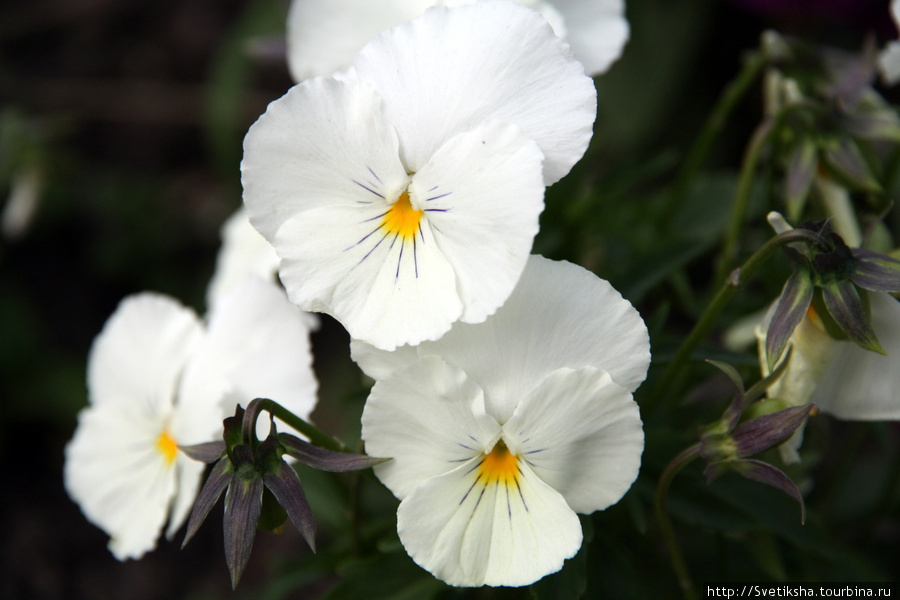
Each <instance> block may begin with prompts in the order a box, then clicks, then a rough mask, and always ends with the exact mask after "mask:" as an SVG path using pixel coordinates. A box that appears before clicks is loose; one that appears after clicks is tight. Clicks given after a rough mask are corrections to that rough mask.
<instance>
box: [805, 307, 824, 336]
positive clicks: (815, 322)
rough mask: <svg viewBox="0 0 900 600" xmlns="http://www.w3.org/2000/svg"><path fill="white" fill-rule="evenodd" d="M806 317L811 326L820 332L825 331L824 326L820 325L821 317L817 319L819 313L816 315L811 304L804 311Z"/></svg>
mask: <svg viewBox="0 0 900 600" xmlns="http://www.w3.org/2000/svg"><path fill="white" fill-rule="evenodd" d="M806 317H807V318H808V319H809V320H810V321H811V322H812V324H813V325H815V326H816V327H818V328H819V329H820V330H822V331H825V324H824V323H822V319H821V317H819V313H817V312H816V309H815V308H813V305H812V303H811V302H810V304H809V308H807V309H806Z"/></svg>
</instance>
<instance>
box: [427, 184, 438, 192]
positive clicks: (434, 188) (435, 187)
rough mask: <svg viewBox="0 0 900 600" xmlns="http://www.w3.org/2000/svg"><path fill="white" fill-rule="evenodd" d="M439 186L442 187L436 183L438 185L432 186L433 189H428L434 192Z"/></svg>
mask: <svg viewBox="0 0 900 600" xmlns="http://www.w3.org/2000/svg"><path fill="white" fill-rule="evenodd" d="M439 187H440V186H438V185H436V186H434V187H433V188H431V189H430V190H428V191H429V192H433V191H434V190H436V189H438V188H439Z"/></svg>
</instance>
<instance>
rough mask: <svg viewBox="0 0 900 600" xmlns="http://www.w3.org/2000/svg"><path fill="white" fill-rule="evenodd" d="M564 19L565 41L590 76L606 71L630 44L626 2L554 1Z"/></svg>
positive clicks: (592, 0)
mask: <svg viewBox="0 0 900 600" xmlns="http://www.w3.org/2000/svg"><path fill="white" fill-rule="evenodd" d="M553 7H554V8H555V9H556V10H558V11H559V13H560V14H561V15H562V16H563V18H564V19H565V25H566V41H567V42H569V45H570V46H571V47H572V52H574V53H575V58H577V59H578V60H579V61H581V63H582V64H583V65H584V70H585V72H586V73H587V74H588V75H599V74H600V73H603V72H604V71H606V70H607V69H608V68H609V67H610V65H612V63H613V62H615V61H616V60H618V58H619V57H620V56H621V55H622V49H623V48H624V47H625V43H626V42H627V41H628V36H629V27H628V21H627V20H626V19H625V2H624V0H553Z"/></svg>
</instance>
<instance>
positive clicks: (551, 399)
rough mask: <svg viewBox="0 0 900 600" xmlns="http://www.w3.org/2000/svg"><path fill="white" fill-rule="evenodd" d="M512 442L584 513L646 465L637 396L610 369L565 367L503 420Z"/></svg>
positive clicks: (608, 501) (613, 496)
mask: <svg viewBox="0 0 900 600" xmlns="http://www.w3.org/2000/svg"><path fill="white" fill-rule="evenodd" d="M503 430H504V439H506V440H507V441H508V443H509V447H510V450H512V451H514V452H518V453H519V456H520V457H521V459H522V460H524V461H525V462H526V463H527V464H529V465H530V466H531V467H532V468H533V469H534V472H535V473H536V474H537V475H538V477H540V478H541V480H542V481H544V482H545V483H546V484H547V485H549V486H550V487H552V488H553V489H555V490H556V491H558V492H559V493H560V494H562V495H563V497H564V498H565V499H566V502H567V503H568V504H569V506H570V507H572V510H574V511H575V512H579V513H585V514H589V513H591V512H594V511H595V510H602V509H604V508H606V507H608V506H610V505H612V504H615V503H616V502H618V501H619V499H621V497H622V496H623V495H625V492H627V491H628V488H630V487H631V484H632V483H634V480H635V479H636V478H637V475H638V470H639V469H640V466H641V453H642V452H643V450H644V431H643V427H642V424H641V417H640V412H639V411H638V406H637V403H635V402H634V400H633V399H632V398H631V394H630V393H628V390H625V389H624V388H622V387H621V386H619V385H617V384H616V383H614V382H613V380H612V379H611V378H610V376H609V374H608V373H606V372H605V371H601V370H599V369H595V368H593V367H585V368H582V369H579V370H577V371H574V370H571V369H560V370H558V371H555V372H553V373H551V374H550V375H548V376H547V378H546V379H544V381H542V382H541V384H540V385H539V386H538V387H537V388H535V390H534V391H533V392H532V393H531V394H529V395H528V396H526V397H525V398H523V399H522V401H521V402H520V403H519V406H518V407H517V408H516V412H515V414H514V415H513V416H512V418H510V420H509V421H507V422H506V424H505V425H504V426H503Z"/></svg>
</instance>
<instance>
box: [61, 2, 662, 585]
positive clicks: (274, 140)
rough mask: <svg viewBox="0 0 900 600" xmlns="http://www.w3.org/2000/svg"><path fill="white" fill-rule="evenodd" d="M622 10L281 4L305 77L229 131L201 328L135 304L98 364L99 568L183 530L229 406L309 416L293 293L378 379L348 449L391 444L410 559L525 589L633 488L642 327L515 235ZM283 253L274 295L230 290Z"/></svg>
mask: <svg viewBox="0 0 900 600" xmlns="http://www.w3.org/2000/svg"><path fill="white" fill-rule="evenodd" d="M433 4H440V5H439V6H431V5H433ZM522 5H525V6H522ZM420 13H421V14H420ZM622 13H623V5H622V0H602V1H588V0H556V1H554V2H552V3H550V2H540V1H532V2H521V3H515V2H512V1H511V0H482V1H481V2H477V3H475V2H473V1H456V2H443V3H435V2H431V1H425V0H417V1H415V0H409V1H406V2H403V1H399V0H379V1H371V2H366V3H359V2H348V1H337V0H295V2H294V4H293V7H292V9H291V11H290V16H289V36H288V40H289V57H288V58H289V64H290V66H291V69H292V72H293V73H294V75H295V77H296V78H297V79H298V80H299V81H300V82H299V83H298V84H297V85H296V86H294V87H293V88H292V89H291V90H290V91H288V93H287V94H286V95H285V96H284V97H282V98H280V99H279V100H276V101H275V102H273V103H272V104H270V105H269V107H268V109H267V111H266V113H265V114H264V115H262V116H261V117H260V118H259V120H258V121H257V122H256V123H255V124H254V125H253V126H252V127H251V128H250V130H249V132H248V133H247V136H246V138H245V142H244V159H243V161H242V163H241V175H242V183H243V186H244V205H245V208H246V213H244V212H240V213H238V214H237V215H235V216H234V217H233V219H232V220H231V221H229V223H228V224H227V225H226V227H225V228H224V229H223V237H224V238H225V240H226V245H225V248H224V249H223V252H222V254H221V255H220V261H219V265H218V268H217V274H216V276H215V277H214V280H213V282H212V283H211V285H210V292H209V305H210V307H211V313H210V316H209V318H208V320H207V322H206V324H203V323H201V322H200V321H199V320H198V319H197V318H196V317H195V316H194V315H193V314H192V313H190V311H188V310H187V309H184V308H183V307H180V306H179V305H177V304H176V303H175V302H174V301H172V300H169V299H166V298H162V297H159V296H154V295H141V296H138V297H136V298H132V299H128V300H126V301H124V302H123V304H122V305H121V307H120V308H119V310H118V311H117V312H116V314H115V315H113V317H112V318H111V319H110V322H109V324H108V325H107V327H106V328H105V329H104V331H103V332H102V333H101V334H100V336H99V337H98V339H97V342H96V343H95V346H94V350H93V352H92V354H91V357H90V368H89V388H90V389H89V392H90V398H91V405H90V406H89V408H87V409H86V410H85V411H84V413H83V415H82V418H81V423H80V425H79V429H78V431H77V433H76V436H75V439H74V440H73V441H72V443H71V444H70V446H69V448H68V450H67V467H66V483H67V487H68V489H69V491H70V493H71V495H72V496H73V498H75V499H76V501H78V502H79V503H80V504H81V506H82V509H83V510H84V512H85V514H86V515H87V516H88V518H89V519H91V520H92V521H93V522H94V523H96V524H97V525H98V526H100V527H102V528H103V529H104V530H106V531H107V532H108V533H109V534H110V535H111V536H112V541H111V545H110V547H111V549H112V550H113V552H114V554H115V555H116V556H117V557H119V558H125V557H139V556H140V555H141V554H142V553H143V552H145V551H147V550H148V549H150V548H152V547H153V544H154V543H155V540H156V538H157V537H158V534H159V532H160V530H161V528H162V527H163V524H164V523H165V520H166V518H167V515H168V520H169V533H170V534H171V533H172V532H173V531H175V530H176V529H177V528H178V527H179V526H180V525H181V524H182V522H183V521H184V518H185V515H186V511H187V510H188V508H189V506H190V503H191V501H192V499H193V498H194V497H195V495H196V489H197V485H198V482H199V477H200V473H201V471H202V465H200V463H193V462H191V461H190V460H189V459H187V458H186V457H185V456H183V455H182V454H179V452H178V447H179V446H183V445H189V444H194V443H199V442H204V441H208V440H210V439H213V438H214V437H215V435H216V433H217V431H220V422H221V419H222V418H223V416H224V415H226V414H228V413H229V412H230V411H232V410H233V407H234V404H235V403H244V404H246V403H247V402H248V401H249V400H250V399H252V398H254V397H257V396H266V397H270V398H273V399H275V400H276V401H278V402H279V403H281V404H283V405H284V406H286V407H287V408H289V409H291V410H293V411H294V412H296V414H298V415H299V416H301V417H306V416H307V415H308V414H309V412H310V411H311V409H312V407H313V404H314V398H315V379H314V377H313V376H312V372H311V370H310V355H309V348H308V331H309V328H310V327H311V326H314V322H312V321H310V319H309V316H308V315H307V314H306V313H303V312H302V311H300V310H299V309H297V308H296V307H295V306H293V305H292V304H290V303H288V302H287V298H290V300H291V301H292V302H293V304H296V305H297V306H299V307H300V308H302V309H304V310H308V311H313V312H325V313H328V314H331V315H332V316H334V317H335V318H336V319H337V320H338V321H339V322H340V323H341V324H342V325H343V326H344V327H345V328H346V329H347V330H348V332H349V333H350V335H351V337H352V338H353V340H354V341H353V345H352V351H353V358H354V360H356V361H357V363H358V364H359V365H360V367H361V368H362V369H363V370H364V371H365V373H366V374H368V375H369V376H371V377H372V378H373V379H374V380H375V385H374V387H373V389H372V391H371V395H370V397H369V398H368V400H367V403H366V407H365V410H364V414H363V423H362V426H363V431H362V433H363V438H364V440H365V442H366V446H367V451H368V452H369V453H370V454H371V455H373V456H379V457H385V458H391V459H392V460H390V461H388V462H386V463H383V464H381V465H379V466H378V467H376V471H375V472H376V475H377V476H378V477H379V478H380V479H381V480H382V481H383V482H384V484H385V485H386V486H387V487H388V488H390V489H391V491H392V492H394V494H395V495H396V496H397V497H398V498H399V499H400V500H401V503H400V508H399V511H398V531H399V535H400V539H401V541H402V543H403V545H404V547H405V548H406V550H407V551H408V553H409V554H410V556H412V558H413V559H414V560H415V561H416V562H417V563H419V564H420V565H421V566H422V567H424V568H425V569H427V570H429V571H430V572H432V573H433V574H434V575H435V576H436V577H438V578H440V579H442V580H444V581H446V582H448V583H450V584H452V585H459V586H480V585H507V586H519V585H526V584H529V583H532V582H534V581H536V580H538V579H540V578H541V577H543V576H545V575H547V574H549V573H552V572H555V571H557V570H559V569H560V568H561V567H562V564H563V562H564V560H565V559H567V558H570V557H572V556H574V554H575V553H576V552H577V551H578V549H579V548H580V546H581V539H582V537H581V535H582V534H581V527H580V523H579V520H578V518H577V516H576V513H585V514H588V513H591V512H593V511H596V510H601V509H604V508H606V507H608V506H610V505H612V504H614V503H616V502H617V501H618V500H619V499H620V498H621V497H622V496H623V495H624V494H625V492H626V491H627V490H628V489H629V487H630V486H631V484H632V483H633V482H634V480H635V478H636V477H637V473H638V469H639V466H640V457H641V453H642V451H643V429H642V423H641V419H640V415H639V411H638V407H637V405H636V403H635V402H634V400H633V399H632V395H631V394H632V392H633V391H634V390H635V389H636V388H637V387H638V385H640V383H641V382H642V381H643V380H644V378H645V376H646V372H647V368H648V366H649V362H650V351H649V338H648V334H647V330H646V327H645V325H644V323H643V321H642V320H641V318H640V316H639V315H638V313H637V311H636V310H635V309H634V308H633V307H632V306H631V305H630V304H629V303H628V302H627V301H626V300H624V299H623V298H622V297H621V296H620V295H619V294H618V293H617V292H616V291H615V290H614V289H613V288H612V287H611V286H610V285H609V284H608V283H606V282H605V281H603V280H601V279H599V278H598V277H596V276H595V275H593V274H591V273H589V272H588V271H586V270H584V269H582V268H580V267H577V266H575V265H571V264H569V263H563V262H554V261H550V260H547V259H544V258H541V257H538V256H531V255H530V252H531V246H532V242H533V239H534V236H535V235H536V233H537V231H538V218H539V215H540V213H541V211H542V210H543V207H544V190H545V187H546V186H548V185H551V184H552V183H554V182H556V181H558V180H559V179H560V178H562V177H563V176H564V175H566V174H567V173H568V172H569V170H570V169H571V168H572V166H573V165H574V164H575V163H576V162H577V161H578V160H579V159H580V158H581V157H582V155H583V153H584V152H585V150H586V148H587V146H588V143H589V141H590V139H591V136H592V128H593V122H594V119H595V114H596V91H595V88H594V83H593V81H592V80H591V79H590V77H588V76H587V75H586V74H585V66H583V65H582V63H581V62H579V60H577V59H580V60H581V61H583V62H584V64H585V65H586V66H587V71H588V72H589V73H592V74H593V73H598V72H601V71H603V70H605V69H606V68H607V67H608V66H609V65H610V64H611V63H612V62H613V61H614V60H615V59H616V58H617V57H618V56H619V54H620V52H621V49H622V46H623V44H624V42H625V41H626V40H627V37H628V26H627V22H626V21H625V20H624V17H623V14H622ZM561 35H564V36H566V37H567V39H568V41H569V42H568V43H567V42H566V41H564V40H563V39H562V38H561V37H560V36H561ZM373 36H374V37H373ZM369 38H371V40H370V41H368V42H367V43H366V40H369ZM569 44H571V49H570V45H569ZM573 51H574V56H573ZM576 57H577V59H576ZM338 71H339V72H338ZM310 77H311V78H310ZM248 216H249V222H250V223H252V225H253V227H254V228H255V229H256V231H258V232H259V234H261V237H260V236H259V235H257V234H256V233H255V232H254V231H251V230H250V229H249V227H248V225H247V218H248ZM276 269H277V270H278V274H279V276H280V279H281V282H282V283H283V286H284V290H281V289H279V288H277V287H276V286H275V285H274V284H273V283H271V281H269V282H266V283H264V282H263V281H261V280H259V279H253V280H252V283H251V284H239V283H236V282H240V281H242V280H243V279H244V278H245V277H246V276H247V275H246V274H247V273H248V272H252V273H255V274H257V275H261V276H263V278H268V279H269V280H271V276H272V275H273V273H274V271H275V270H276ZM284 291H286V294H287V295H286V296H285V295H284ZM151 488H152V489H151ZM173 498H174V503H173Z"/></svg>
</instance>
